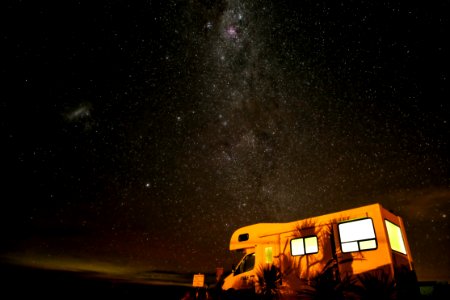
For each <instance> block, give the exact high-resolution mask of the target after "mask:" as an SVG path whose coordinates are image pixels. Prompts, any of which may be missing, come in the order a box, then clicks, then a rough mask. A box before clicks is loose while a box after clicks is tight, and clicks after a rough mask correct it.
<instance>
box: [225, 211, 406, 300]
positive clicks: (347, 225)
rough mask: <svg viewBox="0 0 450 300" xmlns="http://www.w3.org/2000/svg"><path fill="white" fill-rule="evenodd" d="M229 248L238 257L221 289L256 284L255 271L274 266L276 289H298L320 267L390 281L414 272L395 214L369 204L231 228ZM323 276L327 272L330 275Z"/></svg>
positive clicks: (334, 272)
mask: <svg viewBox="0 0 450 300" xmlns="http://www.w3.org/2000/svg"><path fill="white" fill-rule="evenodd" d="M230 250H231V251H243V252H244V256H243V258H242V259H241V260H240V262H239V263H238V264H237V266H236V267H235V268H233V272H232V273H231V274H230V275H228V276H227V277H226V278H225V279H224V282H223V285H222V290H224V291H226V290H229V291H232V290H244V289H254V290H256V292H258V287H260V286H261V284H260V282H259V281H260V278H261V277H262V276H261V272H262V270H263V269H264V268H267V267H269V266H270V267H272V266H275V267H276V268H277V270H278V271H279V272H278V273H279V274H280V278H279V279H280V280H279V283H278V284H279V287H278V288H279V290H280V291H284V293H291V292H293V291H298V290H301V289H302V287H304V286H305V285H307V284H308V283H310V282H312V281H314V279H316V278H318V277H319V276H320V275H323V274H324V273H325V272H328V274H329V275H330V276H331V277H333V278H334V280H337V281H342V280H344V278H352V277H353V278H355V277H356V276H358V275H363V274H370V273H371V272H375V271H376V272H378V273H380V272H381V273H382V274H383V276H385V277H386V276H388V277H389V278H390V279H391V280H393V281H398V280H399V279H401V278H400V277H401V276H403V278H404V277H405V276H404V274H405V273H407V274H408V273H409V275H408V276H409V278H411V276H410V275H411V274H413V278H415V277H414V276H415V272H414V267H413V259H412V257H411V251H410V248H409V244H408V240H407V238H406V232H405V226H404V224H403V220H402V218H401V217H399V216H397V215H395V214H394V213H392V212H390V211H389V210H387V209H385V208H383V207H382V206H381V205H380V204H378V203H376V204H372V205H367V206H362V207H357V208H353V209H348V210H344V211H340V212H336V213H330V214H326V215H322V216H318V217H312V218H308V219H304V220H298V221H294V222H289V223H258V224H254V225H249V226H245V227H242V228H239V229H237V230H236V231H235V232H234V233H233V235H232V237H231V241H230ZM330 276H329V277H330Z"/></svg>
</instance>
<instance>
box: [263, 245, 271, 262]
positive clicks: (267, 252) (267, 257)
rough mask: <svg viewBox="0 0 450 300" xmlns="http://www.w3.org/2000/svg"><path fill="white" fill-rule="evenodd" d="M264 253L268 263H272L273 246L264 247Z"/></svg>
mask: <svg viewBox="0 0 450 300" xmlns="http://www.w3.org/2000/svg"><path fill="white" fill-rule="evenodd" d="M264 254H265V257H266V264H271V263H272V262H273V254H272V247H266V248H264Z"/></svg>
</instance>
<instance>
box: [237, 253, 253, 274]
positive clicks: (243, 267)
mask: <svg viewBox="0 0 450 300" xmlns="http://www.w3.org/2000/svg"><path fill="white" fill-rule="evenodd" d="M254 266H255V253H251V254H248V255H247V256H245V257H244V258H243V259H242V260H241V262H240V263H239V265H238V266H237V267H236V270H235V271H234V275H237V274H240V273H244V272H247V271H250V270H253V267H254Z"/></svg>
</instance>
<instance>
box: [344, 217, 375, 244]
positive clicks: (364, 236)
mask: <svg viewBox="0 0 450 300" xmlns="http://www.w3.org/2000/svg"><path fill="white" fill-rule="evenodd" d="M338 227H339V237H340V239H341V249H342V252H355V251H362V250H370V249H376V248H377V242H376V239H375V230H374V229H373V222H372V219H369V218H367V219H360V220H355V221H350V222H344V223H340V224H339V225H338Z"/></svg>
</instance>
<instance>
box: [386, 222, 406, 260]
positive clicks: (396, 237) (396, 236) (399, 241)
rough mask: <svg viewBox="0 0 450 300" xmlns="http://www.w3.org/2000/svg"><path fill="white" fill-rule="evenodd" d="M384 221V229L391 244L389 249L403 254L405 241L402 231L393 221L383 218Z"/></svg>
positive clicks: (404, 252)
mask: <svg viewBox="0 0 450 300" xmlns="http://www.w3.org/2000/svg"><path fill="white" fill-rule="evenodd" d="M384 222H385V223H386V229H387V232H388V237H389V243H390V244H391V249H392V250H394V251H397V252H400V253H403V254H406V248H405V243H404V242H403V236H402V231H401V230H400V227H398V226H397V225H395V224H394V223H391V222H389V221H388V220H384Z"/></svg>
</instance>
